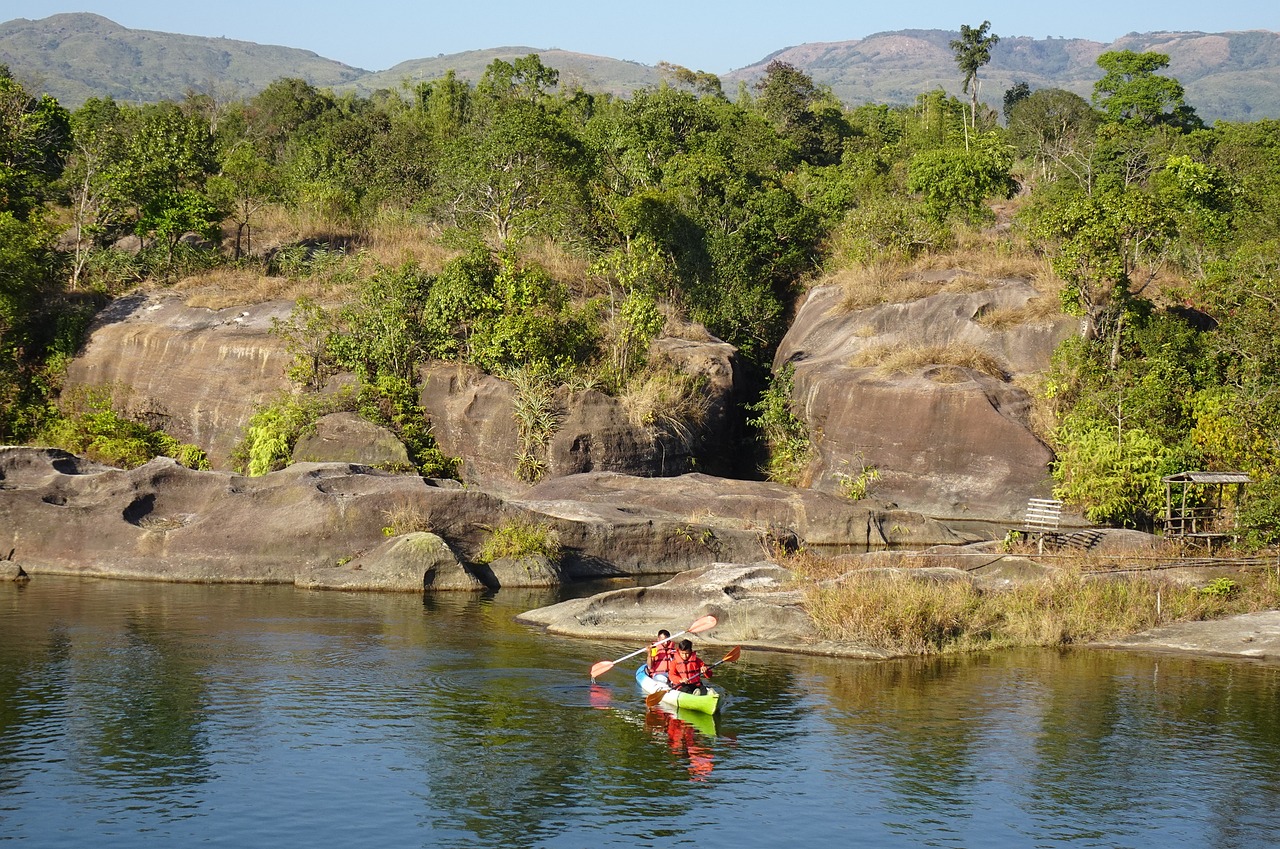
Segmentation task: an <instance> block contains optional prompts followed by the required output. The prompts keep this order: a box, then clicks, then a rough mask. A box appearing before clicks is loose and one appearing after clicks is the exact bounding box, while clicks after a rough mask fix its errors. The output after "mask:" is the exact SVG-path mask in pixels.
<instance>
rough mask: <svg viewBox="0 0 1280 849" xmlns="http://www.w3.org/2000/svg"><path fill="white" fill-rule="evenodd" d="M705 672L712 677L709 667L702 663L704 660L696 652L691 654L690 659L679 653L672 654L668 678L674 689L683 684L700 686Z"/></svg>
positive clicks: (668, 666)
mask: <svg viewBox="0 0 1280 849" xmlns="http://www.w3.org/2000/svg"><path fill="white" fill-rule="evenodd" d="M704 672H705V673H706V674H707V676H708V677H710V675H711V673H710V672H708V671H707V665H706V664H705V663H703V662H702V658H700V657H698V653H697V652H696V651H694V652H689V656H688V657H683V656H681V654H680V652H678V651H676V652H672V653H671V660H670V661H668V663H667V678H669V679H670V681H671V685H672V686H673V687H679V686H680V685H681V684H693V685H695V686H696V685H699V684H701V683H702V675H703V673H704Z"/></svg>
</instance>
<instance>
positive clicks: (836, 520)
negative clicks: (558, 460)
mask: <svg viewBox="0 0 1280 849" xmlns="http://www.w3.org/2000/svg"><path fill="white" fill-rule="evenodd" d="M516 503H518V504H520V505H522V506H524V507H526V508H529V509H531V510H536V511H538V512H542V513H547V514H551V515H565V514H566V513H572V514H574V515H576V516H578V517H579V518H585V517H586V516H587V515H588V514H594V516H595V517H596V518H597V519H599V520H605V521H610V522H612V523H613V524H614V525H615V526H620V525H621V524H623V523H625V522H626V521H627V519H628V517H629V516H631V517H634V516H639V517H642V518H643V519H644V521H647V522H655V521H659V520H661V521H662V522H664V523H665V524H666V525H667V527H668V529H669V533H670V535H671V536H672V537H673V539H672V542H674V543H676V544H678V545H680V546H681V547H695V548H696V547H699V546H702V547H715V546H717V545H719V546H722V547H723V546H735V547H734V548H732V549H731V550H722V551H720V552H719V555H720V556H719V559H724V560H739V559H746V560H755V559H758V558H759V557H760V556H761V555H763V554H768V553H771V552H770V551H768V548H769V546H770V545H771V543H772V542H774V541H782V540H786V539H789V538H790V539H794V540H796V541H798V543H799V544H801V545H806V546H831V547H841V546H857V547H860V548H862V549H865V548H868V547H871V548H875V547H880V546H888V545H894V544H906V543H910V544H914V545H926V544H936V543H956V542H960V541H962V538H961V537H960V536H959V535H957V534H956V533H954V532H952V531H951V530H950V529H948V528H947V527H945V526H944V525H942V524H940V523H938V522H936V521H934V520H932V519H929V518H927V517H925V516H921V515H919V514H915V513H910V512H908V511H904V510H896V509H892V508H886V507H884V506H882V505H880V504H879V503H878V502H876V501H874V500H864V501H859V502H854V501H850V500H849V499H847V498H841V497H838V496H835V495H831V494H829V493H825V492H817V491H814V490H808V489H796V488H793V487H787V486H783V485H781V484H775V483H770V482H767V481H741V480H730V479H727V478H715V477H711V476H710V475H704V474H698V473H693V474H687V475H679V476H677V477H671V478H637V477H631V476H627V475H616V474H611V473H607V472H600V473H594V474H590V475H573V476H569V477H564V478H553V479H551V480H548V481H545V482H543V483H541V484H539V485H538V486H536V487H534V488H533V489H531V490H529V491H528V492H527V493H525V494H524V496H523V497H522V498H521V499H520V500H519V501H518V502H516ZM565 544H566V546H570V547H572V545H573V543H571V542H569V541H567V540H566V541H565ZM744 545H745V548H743V547H742V546H744ZM731 552H732V553H731ZM739 555H742V556H741V557H740V556H739ZM690 565H694V564H690ZM698 565H705V562H704V563H703V564H698Z"/></svg>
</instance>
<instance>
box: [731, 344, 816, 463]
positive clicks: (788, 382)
mask: <svg viewBox="0 0 1280 849" xmlns="http://www.w3.org/2000/svg"><path fill="white" fill-rule="evenodd" d="M794 391H795V366H794V365H792V364H790V363H788V364H787V365H785V366H783V367H782V369H781V370H779V371H778V372H776V373H775V374H774V375H773V379H772V380H771V381H770V383H769V386H768V387H767V388H766V389H765V391H764V393H763V395H762V396H761V398H760V400H759V401H758V402H756V403H755V404H751V405H748V407H747V410H748V411H749V412H753V413H756V414H757V415H756V416H755V417H753V418H748V419H747V424H749V425H751V426H752V427H754V428H756V429H757V430H759V432H760V438H761V439H762V440H764V442H765V445H766V446H767V448H768V452H769V453H768V459H767V460H766V463H765V468H764V472H765V475H766V476H767V477H768V478H769V480H772V481H777V482H778V483H784V484H787V485H790V486H796V485H798V484H799V483H800V479H801V476H802V475H803V473H804V470H805V467H806V466H807V465H808V464H809V459H810V458H811V457H812V455H813V446H812V445H811V444H810V442H809V429H808V428H807V427H806V426H805V424H804V421H803V420H802V419H801V418H800V417H799V416H797V415H796V414H795V412H794V411H793V410H792V409H791V404H792V401H791V396H792V393H793V392H794Z"/></svg>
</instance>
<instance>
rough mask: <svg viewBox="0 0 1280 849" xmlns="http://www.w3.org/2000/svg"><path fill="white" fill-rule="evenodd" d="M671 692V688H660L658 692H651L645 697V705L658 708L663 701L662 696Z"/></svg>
mask: <svg viewBox="0 0 1280 849" xmlns="http://www.w3.org/2000/svg"><path fill="white" fill-rule="evenodd" d="M669 692H670V690H659V691H658V692H656V693H650V694H649V695H647V696H645V697H644V706H645V707H647V708H656V707H657V706H658V704H659V703H660V702H661V701H662V697H663V696H665V695H666V694H667V693H669Z"/></svg>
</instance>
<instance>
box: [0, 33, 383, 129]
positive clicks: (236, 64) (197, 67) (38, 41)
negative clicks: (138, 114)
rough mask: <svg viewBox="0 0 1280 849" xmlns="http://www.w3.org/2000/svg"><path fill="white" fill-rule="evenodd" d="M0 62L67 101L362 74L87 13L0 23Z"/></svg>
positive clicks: (313, 59)
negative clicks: (125, 24)
mask: <svg viewBox="0 0 1280 849" xmlns="http://www.w3.org/2000/svg"><path fill="white" fill-rule="evenodd" d="M0 64H5V65H8V66H9V69H10V70H11V71H12V72H13V74H14V76H16V77H17V78H18V79H20V80H22V81H23V82H24V83H28V84H30V85H32V86H33V87H34V88H36V89H37V90H39V91H42V92H48V93H49V94H52V95H53V96H54V97H56V98H58V102H60V103H61V104H62V105H64V106H67V107H68V108H75V107H78V106H80V105H81V104H82V103H84V102H85V101H86V100H88V99H89V98H91V97H105V96H107V95H110V96H111V97H114V98H115V99H117V100H121V101H127V102H154V101H159V100H165V99H175V100H176V99H178V98H181V97H182V96H183V95H184V94H186V93H187V91H188V90H190V89H194V90H196V91H202V92H209V93H215V94H218V95H221V96H224V97H236V96H243V97H248V96H251V95H253V94H255V93H257V92H259V91H261V90H262V89H264V88H266V87H267V86H268V85H269V84H270V83H271V82H273V81H274V80H276V79H279V78H280V77H284V76H289V77H302V78H303V79H305V80H307V81H308V82H310V83H311V84H312V85H315V86H318V87H321V88H330V87H338V86H341V85H344V84H350V83H352V82H354V81H355V80H358V79H360V78H361V77H364V76H367V75H368V73H369V72H368V71H365V70H362V69H360V68H352V67H351V66H350V65H344V64H342V63H341V62H335V61H333V60H332V59H325V58H324V57H322V56H318V55H316V54H315V53H312V52H311V51H310V50H298V49H296V48H293V47H276V46H271V45H263V44H254V43H253V42H249V41H233V40H231V39H227V38H205V37H202V36H194V35H173V34H171V33H164V32H151V31H149V30H140V29H127V28H125V27H122V26H120V25H119V24H117V23H114V22H112V21H109V20H107V19H106V18H103V17H100V16H98V15H90V14H87V13H75V14H67V15H52V16H50V17H48V18H42V19H40V20H38V21H29V20H26V19H25V18H19V19H17V20H13V21H9V22H7V23H4V24H0Z"/></svg>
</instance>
